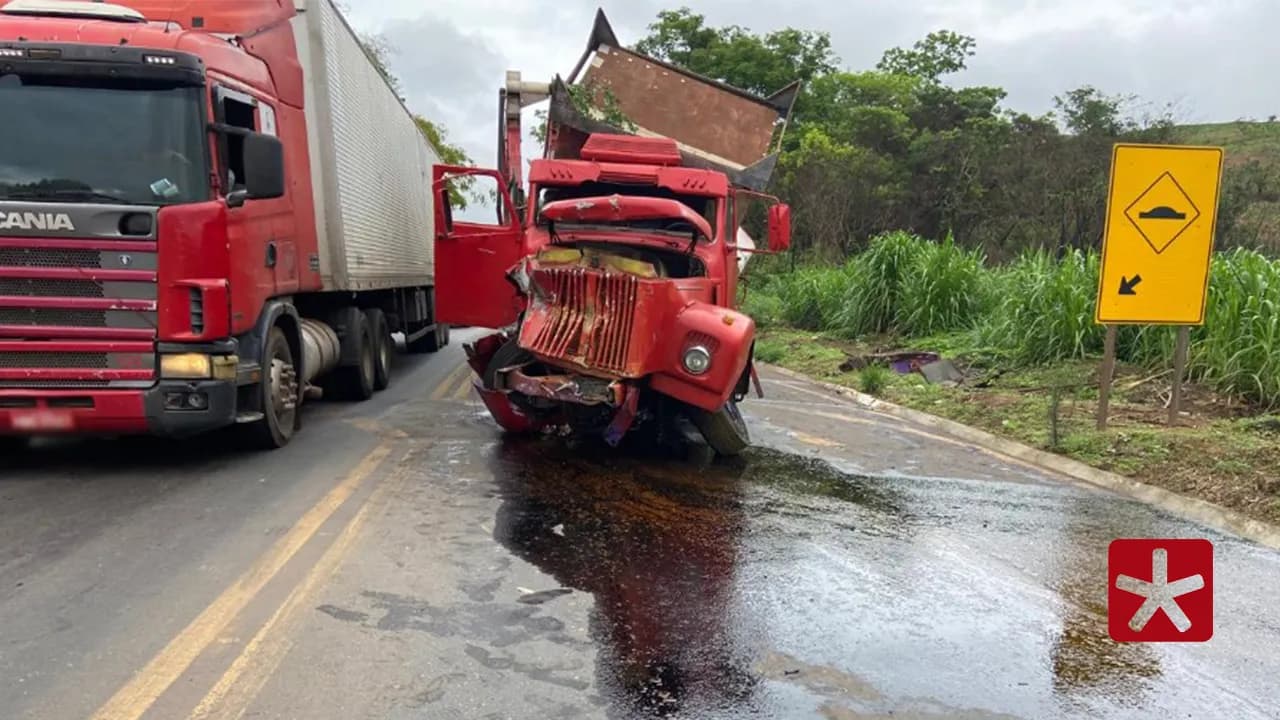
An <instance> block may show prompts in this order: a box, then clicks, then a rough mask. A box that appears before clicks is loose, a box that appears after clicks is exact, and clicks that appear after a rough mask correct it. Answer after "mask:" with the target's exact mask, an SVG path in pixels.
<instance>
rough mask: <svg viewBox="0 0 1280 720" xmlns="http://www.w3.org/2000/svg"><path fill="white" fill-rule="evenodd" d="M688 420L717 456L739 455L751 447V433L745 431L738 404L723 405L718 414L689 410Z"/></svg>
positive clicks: (745, 426)
mask: <svg viewBox="0 0 1280 720" xmlns="http://www.w3.org/2000/svg"><path fill="white" fill-rule="evenodd" d="M689 419H690V420H691V421H692V422H693V425H694V427H696V428H698V432H700V433H702V438H703V439H704V440H706V441H707V445H710V446H711V449H712V450H715V451H716V454H717V455H721V456H723V457H733V456H735V455H741V454H742V453H743V452H744V451H745V450H746V449H747V448H748V447H750V446H751V433H750V432H749V431H748V430H747V421H746V420H744V419H743V417H742V412H741V411H739V410H738V404H737V403H735V402H733V401H732V400H730V401H729V402H727V403H725V406H724V407H723V408H721V409H720V411H719V412H714V413H712V412H707V411H706V410H702V409H700V408H690V409H689Z"/></svg>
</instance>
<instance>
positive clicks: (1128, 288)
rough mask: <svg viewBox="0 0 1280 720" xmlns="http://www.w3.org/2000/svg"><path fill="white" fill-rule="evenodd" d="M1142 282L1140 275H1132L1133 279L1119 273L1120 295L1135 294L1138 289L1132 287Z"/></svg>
mask: <svg viewBox="0 0 1280 720" xmlns="http://www.w3.org/2000/svg"><path fill="white" fill-rule="evenodd" d="M1140 282H1142V276H1141V275H1134V276H1133V279H1132V280H1130V279H1129V278H1127V277H1125V276H1123V275H1121V276H1120V294H1121V295H1137V294H1138V291H1137V290H1134V288H1136V287H1138V283H1140Z"/></svg>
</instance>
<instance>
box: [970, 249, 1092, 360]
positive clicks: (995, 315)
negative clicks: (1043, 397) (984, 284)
mask: <svg viewBox="0 0 1280 720" xmlns="http://www.w3.org/2000/svg"><path fill="white" fill-rule="evenodd" d="M1097 285H1098V256H1097V255H1096V254H1092V253H1089V254H1086V253H1083V252H1079V251H1073V252H1070V253H1068V254H1067V255H1065V256H1064V257H1063V258H1062V259H1061V260H1058V259H1055V258H1054V257H1053V256H1052V255H1050V254H1049V253H1047V252H1044V251H1034V252H1027V253H1024V254H1023V255H1022V256H1020V257H1019V258H1018V259H1017V260H1016V261H1015V262H1014V263H1013V264H1012V265H1009V266H1008V267H1006V268H1002V269H1000V270H997V271H994V272H993V273H992V287H993V288H995V290H996V292H998V293H999V300H998V302H997V303H996V304H995V307H994V308H993V310H992V312H991V313H989V314H988V315H987V317H986V318H985V320H984V322H983V323H982V324H981V325H980V326H979V330H978V333H979V341H980V342H981V343H982V344H984V345H988V346H990V347H994V348H999V349H1002V350H1003V351H1004V353H1002V354H1007V355H1008V356H1009V358H1010V359H1012V360H1014V361H1016V362H1020V363H1023V364H1027V365H1041V364H1044V363H1050V362H1054V361H1057V360H1066V359H1073V358H1083V357H1087V356H1089V355H1092V354H1094V353H1097V352H1098V351H1099V350H1100V349H1101V348H1102V341H1103V335H1104V331H1103V329H1102V328H1101V327H1099V326H1098V325H1095V324H1094V307H1095V302H1096V300H1095V297H1094V291H1093V290H1091V288H1096V287H1097Z"/></svg>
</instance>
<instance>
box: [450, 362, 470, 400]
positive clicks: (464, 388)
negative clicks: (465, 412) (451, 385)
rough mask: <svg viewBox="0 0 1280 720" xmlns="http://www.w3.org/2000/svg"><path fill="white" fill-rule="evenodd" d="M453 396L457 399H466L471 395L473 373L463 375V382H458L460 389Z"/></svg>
mask: <svg viewBox="0 0 1280 720" xmlns="http://www.w3.org/2000/svg"><path fill="white" fill-rule="evenodd" d="M464 367H465V366H464ZM453 397H454V399H455V400H466V399H467V398H469V397H471V373H466V374H464V375H463V376H462V382H460V383H458V390H457V392H455V393H454V394H453Z"/></svg>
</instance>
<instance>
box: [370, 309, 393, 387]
mask: <svg viewBox="0 0 1280 720" xmlns="http://www.w3.org/2000/svg"><path fill="white" fill-rule="evenodd" d="M365 315H366V318H367V321H368V323H369V331H370V333H371V334H372V337H373V361H374V362H373V389H374V391H375V392H381V391H383V390H386V389H387V388H388V387H389V386H390V385H391V356H392V354H393V353H394V352H395V345H394V343H393V342H392V340H391V332H390V331H389V330H388V328H387V316H386V315H385V314H383V312H382V311H381V310H379V309H377V308H374V309H372V310H366V311H365Z"/></svg>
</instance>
